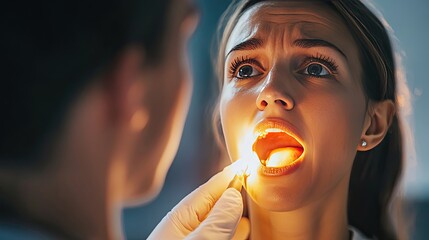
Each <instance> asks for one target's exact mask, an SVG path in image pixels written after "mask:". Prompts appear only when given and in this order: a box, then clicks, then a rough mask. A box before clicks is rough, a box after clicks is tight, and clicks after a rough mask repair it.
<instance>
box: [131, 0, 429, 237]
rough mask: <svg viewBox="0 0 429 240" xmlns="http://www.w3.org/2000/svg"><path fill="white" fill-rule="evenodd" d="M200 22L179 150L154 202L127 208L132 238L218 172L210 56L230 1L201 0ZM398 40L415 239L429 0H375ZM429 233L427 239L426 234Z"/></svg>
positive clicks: (426, 215)
mask: <svg viewBox="0 0 429 240" xmlns="http://www.w3.org/2000/svg"><path fill="white" fill-rule="evenodd" d="M196 2H197V3H198V5H199V7H200V10H201V19H200V24H199V26H198V28H197V31H196V32H195V34H194V36H193V38H192V39H191V43H190V45H189V46H190V57H191V63H192V64H191V65H192V68H193V78H194V93H193V98H192V104H191V109H190V113H189V115H188V119H187V123H186V127H185V130H184V136H183V138H182V142H181V145H180V149H179V153H178V154H177V156H176V159H175V161H174V163H173V165H172V167H171V169H170V171H169V173H168V175H167V179H166V182H165V186H164V188H163V190H162V192H161V194H160V195H159V196H158V197H157V198H156V200H155V201H153V202H151V203H150V204H148V205H146V206H142V207H135V208H129V209H126V210H125V211H124V230H125V232H126V236H127V238H128V239H145V238H146V237H147V236H148V234H149V233H150V232H151V230H152V229H153V228H154V227H155V226H156V224H157V223H158V222H159V221H160V220H161V219H162V217H163V216H164V215H165V214H166V213H167V212H168V211H169V210H170V209H171V208H172V207H173V206H174V205H175V204H177V203H178V202H179V201H180V200H181V199H182V198H183V197H184V196H186V195H187V194H188V193H189V192H191V191H192V190H193V189H195V188H196V187H197V186H199V185H200V184H201V183H203V182H204V181H206V180H207V179H208V178H209V177H210V175H211V174H213V173H214V172H216V171H217V169H218V167H219V166H218V164H217V161H218V160H217V159H218V157H219V151H218V150H217V149H216V147H214V142H213V140H212V135H211V133H210V131H211V125H210V119H211V115H210V112H211V105H212V103H213V102H214V100H215V98H216V94H215V90H214V89H216V86H217V85H216V81H215V78H214V77H213V70H212V65H211V58H210V50H209V49H210V44H211V42H212V39H213V34H214V32H215V30H216V24H217V21H218V19H219V16H220V14H221V13H222V12H223V11H224V10H225V9H226V7H227V5H228V4H229V2H230V1H229V0H197V1H196ZM374 3H375V6H376V7H377V8H378V9H379V10H380V11H381V12H382V14H383V15H384V17H385V18H386V19H387V21H388V22H389V24H390V25H391V26H392V28H393V29H394V31H395V35H396V36H397V38H398V39H399V46H400V47H401V49H402V50H403V51H404V52H405V57H404V65H405V67H406V72H407V79H408V86H409V88H410V90H411V93H412V98H413V102H412V103H413V108H414V111H413V131H414V136H415V148H416V153H417V160H416V161H417V165H416V166H414V167H412V168H410V169H409V170H408V173H407V175H406V178H405V183H406V184H405V185H406V194H407V199H408V200H409V202H411V203H412V204H413V206H414V212H415V214H416V219H415V224H414V225H415V229H416V230H415V233H414V234H413V237H412V238H413V239H426V238H428V236H429V229H427V227H426V228H425V227H424V226H425V222H426V221H427V220H429V174H427V173H426V171H427V170H429V160H428V156H429V144H428V141H429V137H428V136H429V128H428V127H427V126H426V124H428V123H429V111H428V105H429V81H428V80H427V78H428V74H429V67H428V66H427V64H428V62H429V61H428V60H427V59H426V58H427V57H429V50H428V49H429V48H428V45H429V27H428V25H427V24H428V23H429V14H428V13H427V11H428V10H429V1H427V0H407V1H405V0H374ZM425 236H426V237H425Z"/></svg>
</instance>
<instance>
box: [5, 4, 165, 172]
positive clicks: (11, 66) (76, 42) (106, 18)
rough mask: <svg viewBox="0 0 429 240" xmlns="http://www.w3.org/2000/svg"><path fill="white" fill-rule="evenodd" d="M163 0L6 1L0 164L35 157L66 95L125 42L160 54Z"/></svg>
mask: <svg viewBox="0 0 429 240" xmlns="http://www.w3.org/2000/svg"><path fill="white" fill-rule="evenodd" d="M169 2H170V0H162V1H139V0H124V1H113V0H90V1H84V2H79V1H70V0H66V1H57V0H55V1H54V0H48V1H24V2H22V1H7V2H6V3H4V4H2V7H1V8H2V10H1V12H2V13H1V17H0V18H1V23H0V26H1V31H2V37H1V40H0V48H1V53H2V64H1V65H2V66H1V69H2V71H1V72H2V76H1V77H2V81H1V83H2V86H1V87H0V89H1V90H0V99H1V100H0V104H1V105H0V106H1V108H0V109H1V111H2V113H1V118H0V119H1V120H0V139H1V140H0V165H15V166H29V165H30V164H38V159H37V158H38V155H40V154H39V152H40V151H42V145H44V144H45V143H46V142H47V139H52V137H53V136H52V134H53V133H56V132H57V131H56V130H57V129H58V128H59V127H60V125H61V124H62V122H63V121H64V117H65V114H66V112H67V110H68V108H69V105H70V104H71V102H72V101H73V100H74V99H76V98H77V96H79V94H80V93H81V91H82V90H83V89H84V88H85V87H86V86H87V85H89V84H90V82H92V81H95V80H96V76H98V75H100V74H103V73H104V72H105V71H107V70H108V68H109V65H112V64H114V61H115V59H116V57H117V55H118V54H119V53H120V51H121V50H123V49H124V48H125V47H126V46H127V45H132V44H133V45H137V46H141V48H142V49H143V50H144V52H145V57H147V58H148V59H150V61H149V63H151V64H156V63H157V61H159V58H160V56H161V54H162V49H163V48H162V45H163V44H164V42H165V40H164V31H165V29H166V28H165V27H164V25H165V23H166V22H167V13H168V11H169V10H170V9H169V6H170V4H169Z"/></svg>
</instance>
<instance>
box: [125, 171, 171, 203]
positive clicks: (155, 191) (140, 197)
mask: <svg viewBox="0 0 429 240" xmlns="http://www.w3.org/2000/svg"><path fill="white" fill-rule="evenodd" d="M142 183H143V184H142V185H141V186H135V187H134V188H133V189H130V190H129V192H128V193H127V195H126V199H125V205H126V206H130V207H131V206H137V205H141V204H146V203H149V202H151V201H152V200H154V199H155V198H156V197H157V196H158V195H159V193H160V192H161V189H162V186H163V185H164V178H163V179H162V182H160V181H156V180H155V179H154V178H153V179H152V180H146V181H142Z"/></svg>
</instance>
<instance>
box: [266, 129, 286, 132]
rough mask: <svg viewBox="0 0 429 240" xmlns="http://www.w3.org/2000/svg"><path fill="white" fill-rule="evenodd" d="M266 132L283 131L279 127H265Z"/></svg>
mask: <svg viewBox="0 0 429 240" xmlns="http://www.w3.org/2000/svg"><path fill="white" fill-rule="evenodd" d="M265 132H266V133H269V132H283V131H282V130H280V129H278V128H267V129H265Z"/></svg>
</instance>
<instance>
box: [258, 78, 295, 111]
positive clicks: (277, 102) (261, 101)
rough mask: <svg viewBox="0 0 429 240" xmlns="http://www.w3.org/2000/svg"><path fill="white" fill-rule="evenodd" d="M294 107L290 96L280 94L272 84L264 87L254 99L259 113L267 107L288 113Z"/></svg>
mask: <svg viewBox="0 0 429 240" xmlns="http://www.w3.org/2000/svg"><path fill="white" fill-rule="evenodd" d="M294 105H295V103H294V100H293V98H292V97H291V96H289V95H288V94H286V93H285V92H282V91H281V90H280V89H278V88H276V87H275V86H273V85H272V84H267V85H265V86H264V87H263V89H262V91H260V92H259V95H258V98H257V99H256V106H257V108H258V109H259V110H260V111H263V110H265V109H266V108H268V107H276V108H282V109H284V110H288V111H290V110H292V109H293V108H294Z"/></svg>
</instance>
